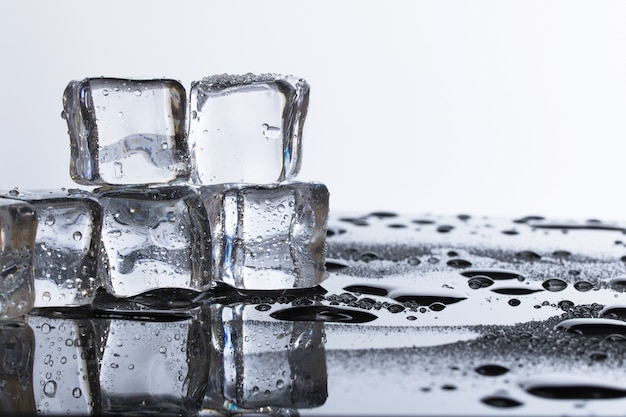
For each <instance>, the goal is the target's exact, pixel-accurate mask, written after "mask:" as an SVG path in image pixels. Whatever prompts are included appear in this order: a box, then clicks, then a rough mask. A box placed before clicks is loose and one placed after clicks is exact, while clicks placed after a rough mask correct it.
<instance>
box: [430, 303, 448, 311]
mask: <svg viewBox="0 0 626 417" xmlns="http://www.w3.org/2000/svg"><path fill="white" fill-rule="evenodd" d="M428 308H430V309H431V310H432V311H441V310H443V309H445V308H446V305H445V304H444V303H439V302H436V303H432V304H431V305H429V306H428Z"/></svg>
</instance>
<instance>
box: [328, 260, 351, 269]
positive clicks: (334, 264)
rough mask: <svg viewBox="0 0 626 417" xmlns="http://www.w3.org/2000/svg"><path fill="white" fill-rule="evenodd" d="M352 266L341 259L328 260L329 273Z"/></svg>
mask: <svg viewBox="0 0 626 417" xmlns="http://www.w3.org/2000/svg"><path fill="white" fill-rule="evenodd" d="M348 266H350V265H349V264H348V263H347V262H345V261H342V260H339V259H329V258H326V270H327V271H331V272H332V271H340V270H342V269H344V268H347V267H348Z"/></svg>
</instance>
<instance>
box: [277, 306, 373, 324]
mask: <svg viewBox="0 0 626 417" xmlns="http://www.w3.org/2000/svg"><path fill="white" fill-rule="evenodd" d="M270 316H271V317H273V318H275V319H277V320H285V321H323V322H340V323H367V322H370V321H373V320H376V319H377V318H378V317H377V316H375V315H373V314H371V313H368V312H365V311H361V310H353V309H347V308H339V307H332V306H328V307H326V306H297V307H291V308H286V309H284V310H279V311H275V312H273V313H272V314H270Z"/></svg>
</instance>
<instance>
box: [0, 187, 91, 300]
mask: <svg viewBox="0 0 626 417" xmlns="http://www.w3.org/2000/svg"><path fill="white" fill-rule="evenodd" d="M0 196H10V197H12V198H14V199H20V200H22V201H26V202H28V203H30V204H31V205H32V206H33V207H34V208H35V210H36V211H37V223H38V224H37V237H36V239H35V254H34V259H33V263H34V284H35V307H70V306H80V305H87V304H89V303H91V302H92V301H93V298H94V295H95V291H96V289H97V288H98V287H99V286H100V280H99V279H98V276H97V272H98V271H97V261H98V254H99V249H100V230H101V227H102V208H101V207H100V204H99V203H98V201H97V200H96V199H95V198H94V197H93V196H92V195H91V194H90V193H89V192H87V191H82V190H75V189H70V190H67V191H66V190H46V191H32V192H29V191H18V190H11V191H8V192H4V191H2V192H0Z"/></svg>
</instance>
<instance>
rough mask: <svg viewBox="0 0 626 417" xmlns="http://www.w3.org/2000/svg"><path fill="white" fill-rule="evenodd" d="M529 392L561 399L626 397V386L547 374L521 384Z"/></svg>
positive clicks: (543, 396) (538, 395) (542, 396)
mask: <svg viewBox="0 0 626 417" xmlns="http://www.w3.org/2000/svg"><path fill="white" fill-rule="evenodd" d="M520 385H521V386H522V388H523V389H524V390H525V391H526V392H528V393H529V394H532V395H535V396H537V397H541V398H550V399H559V400H572V399H580V400H599V399H608V398H624V397H626V388H625V387H622V386H617V385H611V384H609V383H607V382H605V381H594V380H592V379H591V378H587V377H580V378H579V377H574V376H569V375H556V376H552V375H547V376H540V377H535V378H532V379H529V380H527V381H524V382H522V383H521V384H520Z"/></svg>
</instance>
